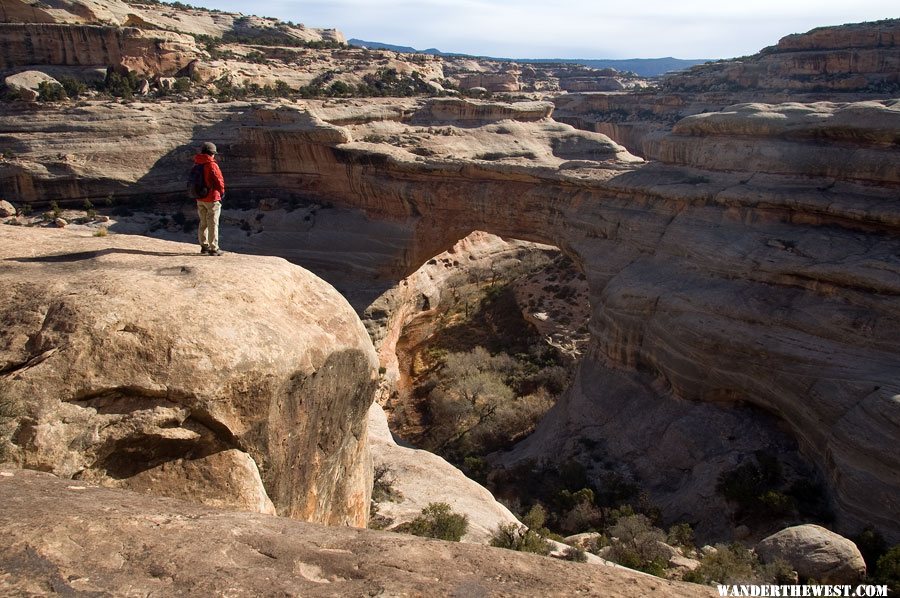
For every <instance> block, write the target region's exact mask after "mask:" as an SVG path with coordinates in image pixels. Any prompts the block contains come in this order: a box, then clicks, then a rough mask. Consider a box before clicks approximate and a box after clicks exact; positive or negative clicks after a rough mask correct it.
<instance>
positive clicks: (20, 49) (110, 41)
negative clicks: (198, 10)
mask: <svg viewBox="0 0 900 598" xmlns="http://www.w3.org/2000/svg"><path fill="white" fill-rule="evenodd" d="M200 56H201V51H200V49H199V48H197V45H196V43H195V42H194V38H193V37H190V36H188V35H182V34H179V33H174V32H171V31H144V30H141V29H137V28H132V27H124V28H119V27H103V26H95V25H81V26H73V25H60V24H55V23H54V24H49V23H41V24H17V23H0V69H11V68H16V67H23V66H27V65H45V64H46V65H57V66H58V65H62V66H94V65H100V66H103V67H107V66H119V67H122V68H125V69H128V70H132V71H136V72H138V73H140V74H142V75H173V74H175V73H177V72H178V71H181V70H182V69H184V68H186V67H187V66H188V64H190V62H191V61H193V60H196V59H197V58H199V57H200Z"/></svg>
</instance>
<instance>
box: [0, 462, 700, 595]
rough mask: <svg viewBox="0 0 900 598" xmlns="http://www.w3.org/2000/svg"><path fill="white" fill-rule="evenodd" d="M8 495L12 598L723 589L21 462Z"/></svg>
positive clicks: (3, 583) (2, 484)
mask: <svg viewBox="0 0 900 598" xmlns="http://www.w3.org/2000/svg"><path fill="white" fill-rule="evenodd" d="M0 501H2V503H3V505H4V508H3V509H2V512H0V529H3V533H4V542H3V543H2V546H0V567H2V569H3V572H4V575H3V577H2V578H0V592H2V593H4V594H9V595H22V594H32V595H35V594H36V595H42V594H47V593H50V592H56V593H77V592H83V593H101V594H104V595H106V594H108V595H113V596H120V595H125V593H126V590H124V589H125V588H127V592H128V593H135V592H138V593H142V594H161V595H167V596H172V595H183V594H194V595H196V594H199V595H205V596H217V595H224V594H227V595H230V596H263V595H266V596H270V595H285V596H371V595H377V594H383V595H388V596H404V595H406V596H409V595H424V594H438V595H448V596H450V595H463V596H478V595H490V596H525V595H540V596H553V595H570V594H571V593H572V592H578V593H580V594H582V595H585V596H612V597H616V598H625V597H635V598H636V597H642V596H648V595H653V596H662V597H669V596H685V597H688V596H713V595H714V594H715V592H714V591H713V590H712V588H705V587H702V586H697V585H692V584H684V583H676V582H670V581H665V580H662V579H659V578H656V577H651V576H649V575H643V574H640V573H637V572H635V571H629V570H627V569H622V568H619V567H600V566H586V565H584V564H581V563H567V562H562V561H558V560H555V559H550V558H547V557H540V556H537V555H533V554H524V553H520V552H513V551H510V550H503V549H500V548H488V547H485V546H476V545H472V544H460V543H451V542H441V541H437V540H428V539H425V538H417V537H415V536H408V535H403V534H391V533H387V532H375V531H370V530H349V529H341V528H334V527H324V526H319V525H313V524H310V523H303V522H299V521H290V520H287V519H283V518H276V517H268V516H265V515H257V514H249V513H236V512H229V511H220V510H216V509H212V508H209V507H203V506H198V505H196V504H191V503H187V502H182V501H178V500H172V499H165V498H157V497H148V496H142V495H139V494H134V493H131V492H124V491H120V490H110V489H104V488H93V487H89V486H87V485H84V484H78V483H73V482H72V481H68V480H59V479H56V478H54V477H53V476H51V475H49V474H42V473H38V472H34V471H27V470H10V469H2V470H0ZM35 513H40V517H36V516H35Z"/></svg>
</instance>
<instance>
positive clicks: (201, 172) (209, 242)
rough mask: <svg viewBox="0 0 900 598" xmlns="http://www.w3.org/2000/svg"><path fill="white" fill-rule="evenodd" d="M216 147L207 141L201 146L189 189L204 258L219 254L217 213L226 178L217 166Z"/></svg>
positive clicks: (223, 194) (195, 158)
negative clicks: (198, 223)
mask: <svg viewBox="0 0 900 598" xmlns="http://www.w3.org/2000/svg"><path fill="white" fill-rule="evenodd" d="M217 153H218V151H217V150H216V146H215V144H214V143H210V142H209V141H207V142H205V143H204V144H203V145H202V146H201V147H200V153H199V154H197V155H196V156H194V168H193V169H192V170H191V180H190V183H189V186H188V190H189V192H190V194H191V195H192V196H193V197H194V198H196V200H197V213H198V214H199V216H200V226H199V227H198V228H197V237H198V239H199V240H200V253H202V254H205V255H222V254H223V252H222V251H220V250H219V214H220V213H221V212H222V198H223V197H224V196H225V179H223V178H222V171H221V170H220V169H219V165H218V164H216V154H217Z"/></svg>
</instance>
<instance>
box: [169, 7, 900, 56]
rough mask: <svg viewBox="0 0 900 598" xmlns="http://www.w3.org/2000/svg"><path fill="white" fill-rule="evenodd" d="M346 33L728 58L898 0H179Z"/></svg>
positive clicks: (505, 50)
mask: <svg viewBox="0 0 900 598" xmlns="http://www.w3.org/2000/svg"><path fill="white" fill-rule="evenodd" d="M186 1H187V2H188V3H189V4H194V5H199V6H206V7H207V8H218V9H221V10H226V11H229V12H243V13H245V14H256V15H258V16H264V17H277V18H279V19H281V20H285V21H294V22H295V23H303V24H305V25H307V26H309V27H322V28H335V29H338V30H340V31H341V32H342V33H343V34H344V35H346V36H347V38H348V39H350V38H358V39H363V40H366V41H377V42H384V43H389V44H396V45H401V46H412V47H414V48H417V49H419V50H423V49H426V48H438V49H439V50H443V51H445V52H460V53H465V54H475V55H484V56H497V57H505V58H660V57H665V56H673V57H675V58H732V57H735V56H745V55H748V54H754V53H756V52H758V51H759V50H760V49H762V48H764V47H766V46H770V45H773V44H775V43H776V42H777V41H778V40H779V39H780V38H781V37H784V36H785V35H788V34H791V33H802V32H805V31H808V30H810V29H812V28H814V27H821V26H825V25H841V24H844V23H856V22H860V21H873V20H878V19H886V18H898V17H900V4H898V3H897V2H896V0H850V1H847V0H749V1H747V0H741V1H733V0H732V1H729V0H615V1H610V0H595V1H593V2H591V1H585V0H416V1H414V0H186Z"/></svg>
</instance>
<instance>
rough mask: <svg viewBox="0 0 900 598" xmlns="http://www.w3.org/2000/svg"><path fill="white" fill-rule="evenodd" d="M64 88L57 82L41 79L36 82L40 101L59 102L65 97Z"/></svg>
mask: <svg viewBox="0 0 900 598" xmlns="http://www.w3.org/2000/svg"><path fill="white" fill-rule="evenodd" d="M67 98H68V96H66V90H65V89H63V86H62V85H60V84H59V83H53V82H52V81H41V82H40V83H38V100H40V101H42V102H59V101H61V100H65V99H67Z"/></svg>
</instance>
